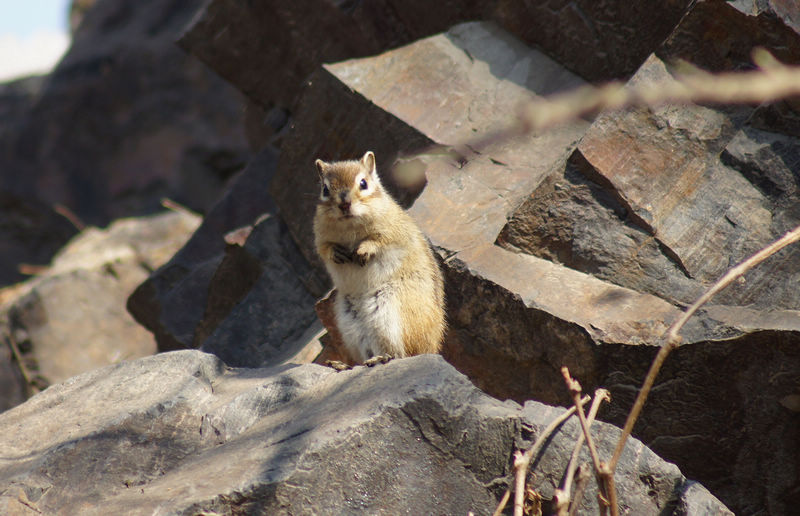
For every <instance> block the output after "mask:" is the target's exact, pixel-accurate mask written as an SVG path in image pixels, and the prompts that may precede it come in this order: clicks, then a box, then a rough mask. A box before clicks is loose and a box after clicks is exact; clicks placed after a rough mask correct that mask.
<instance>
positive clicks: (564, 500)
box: [553, 389, 611, 516]
mask: <svg viewBox="0 0 800 516" xmlns="http://www.w3.org/2000/svg"><path fill="white" fill-rule="evenodd" d="M603 401H611V393H609V392H608V391H607V390H606V389H597V390H595V391H594V398H593V399H592V406H591V407H589V415H588V416H587V417H586V423H587V426H589V427H590V428H591V426H592V423H593V422H594V419H595V417H596V416H597V411H598V410H599V409H600V403H601V402H603ZM584 439H585V438H584V435H583V433H581V434H580V435H578V439H577V440H576V442H575V447H574V448H573V450H572V456H571V457H570V459H569V462H568V463H567V472H566V474H565V475H564V481H563V482H562V487H561V488H560V489H556V490H555V493H554V494H553V504H554V505H555V509H556V512H557V513H558V515H559V516H566V515H567V508H568V507H570V497H571V494H572V480H573V478H574V476H575V470H576V468H577V467H578V457H579V456H580V452H581V448H583V441H584ZM587 475H588V472H587ZM582 497H583V493H581V497H580V498H578V497H576V498H575V500H574V501H573V502H572V503H573V505H580V500H581V498H582Z"/></svg>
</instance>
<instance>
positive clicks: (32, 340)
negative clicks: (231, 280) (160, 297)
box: [0, 212, 199, 409]
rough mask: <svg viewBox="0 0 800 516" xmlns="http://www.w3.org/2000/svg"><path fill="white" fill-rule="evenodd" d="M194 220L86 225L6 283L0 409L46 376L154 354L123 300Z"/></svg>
mask: <svg viewBox="0 0 800 516" xmlns="http://www.w3.org/2000/svg"><path fill="white" fill-rule="evenodd" d="M198 224H199V220H198V217H197V216H196V215H192V214H188V213H183V212H179V213H172V212H171V213H165V214H162V215H158V216H153V217H146V218H142V219H127V220H120V221H117V222H115V223H114V224H112V225H111V226H109V227H108V228H107V229H98V228H93V227H92V228H87V229H85V230H84V231H82V232H81V233H80V234H79V235H78V236H76V237H75V238H74V239H73V240H72V241H70V242H69V244H68V245H66V246H65V247H64V248H63V249H62V250H61V251H59V252H58V254H57V255H56V256H55V258H54V259H53V262H52V264H51V265H50V267H48V268H46V269H44V270H42V271H39V274H38V275H37V276H36V277H34V278H32V279H30V280H29V281H27V282H25V283H22V284H19V285H16V286H14V287H9V288H7V289H6V290H5V291H4V295H3V296H2V298H1V299H2V303H0V334H2V336H3V339H4V340H5V341H6V343H7V344H8V345H9V346H8V349H11V350H13V351H14V354H13V361H11V358H12V356H8V357H5V356H4V357H3V359H0V361H1V362H2V364H3V368H4V369H5V370H7V371H6V372H7V374H4V375H2V377H3V380H4V383H7V384H8V383H10V385H6V388H5V389H3V391H2V393H3V396H0V398H1V399H2V403H3V405H1V406H0V409H7V408H10V407H12V406H14V405H16V404H17V403H19V402H20V401H22V400H23V399H24V397H25V395H26V394H28V393H30V392H31V391H33V392H35V391H36V390H41V389H42V388H44V387H46V386H47V385H49V384H51V383H58V382H62V381H64V380H66V379H67V378H70V377H72V376H74V375H77V374H80V373H83V372H86V371H90V370H92V369H96V368H99V367H102V366H105V365H108V364H111V363H116V362H119V361H122V360H127V359H132V358H138V357H142V356H147V355H151V354H152V353H154V352H155V351H156V346H155V342H154V340H153V336H152V335H151V334H150V333H149V332H148V331H146V330H145V329H144V328H142V327H141V326H139V325H137V324H136V323H135V321H134V320H133V318H132V317H131V316H130V314H128V312H127V311H126V310H125V302H126V299H127V298H128V296H130V294H131V292H132V291H133V290H134V289H135V288H136V286H137V285H138V284H140V283H141V282H142V281H144V280H145V279H146V278H147V276H148V274H149V273H150V271H152V270H153V269H155V268H157V267H159V266H161V265H162V264H163V263H164V262H166V261H167V260H168V259H169V257H170V256H172V255H173V254H174V253H175V252H176V251H177V250H178V249H180V248H181V247H182V246H183V245H184V243H185V242H186V240H187V238H188V237H189V235H190V234H191V233H192V232H193V231H194V230H195V229H196V228H197V225H198ZM4 347H5V346H4ZM10 355H11V354H10ZM20 365H21V366H22V368H19V366H20ZM25 375H27V378H26V377H25ZM12 379H14V380H16V381H11V380H12Z"/></svg>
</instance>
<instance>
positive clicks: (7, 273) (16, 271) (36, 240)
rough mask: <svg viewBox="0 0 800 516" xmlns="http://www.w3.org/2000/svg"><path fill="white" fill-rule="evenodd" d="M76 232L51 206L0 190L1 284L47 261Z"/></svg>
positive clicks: (9, 282) (13, 280)
mask: <svg viewBox="0 0 800 516" xmlns="http://www.w3.org/2000/svg"><path fill="white" fill-rule="evenodd" d="M77 231H78V230H77V229H76V228H75V226H73V225H72V223H71V222H70V221H69V220H68V219H67V218H66V217H64V215H62V214H61V213H58V212H57V211H56V210H55V209H54V208H53V207H50V206H48V205H45V204H42V203H40V202H37V201H35V200H31V199H25V198H22V197H19V196H17V195H14V194H12V193H10V192H3V191H0V286H3V285H10V284H12V283H15V282H18V281H22V280H24V279H25V278H27V276H26V275H25V274H23V272H24V270H25V269H26V268H30V267H28V266H34V269H35V267H36V266H40V265H42V264H45V263H47V262H49V261H50V258H51V257H52V256H53V254H54V253H55V252H56V251H58V250H59V249H60V248H61V247H62V246H63V245H64V244H65V243H66V242H67V241H68V240H69V239H70V238H71V237H72V236H74V235H75V233H77ZM21 268H22V269H23V270H21Z"/></svg>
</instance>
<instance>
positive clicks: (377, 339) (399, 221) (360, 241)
mask: <svg viewBox="0 0 800 516" xmlns="http://www.w3.org/2000/svg"><path fill="white" fill-rule="evenodd" d="M315 164H316V167H317V170H318V171H319V174H320V182H321V190H322V191H321V193H320V201H319V204H318V205H317V211H316V215H315V217H314V237H315V244H316V248H317V252H318V253H319V255H320V256H321V257H322V260H323V261H324V263H325V267H326V268H327V270H328V273H329V274H330V276H331V279H332V280H333V284H334V286H335V287H336V289H337V295H336V300H335V301H334V313H335V319H336V323H337V326H338V328H339V331H340V333H341V334H342V339H343V341H344V347H345V349H346V350H347V351H348V353H349V354H350V355H351V357H352V358H353V359H355V360H356V361H357V362H360V363H365V362H373V361H374V360H376V359H377V360H380V361H385V360H386V359H388V358H402V357H406V356H411V355H417V354H421V353H437V352H438V351H439V349H440V347H441V341H442V337H443V335H444V330H445V313H444V287H443V281H442V273H441V271H440V270H439V266H438V264H437V263H436V261H435V260H434V257H433V252H432V251H431V249H430V247H429V246H428V243H427V241H426V240H425V237H424V236H423V235H422V232H421V231H420V230H419V228H418V227H417V225H416V224H415V223H414V221H413V220H412V219H411V217H410V216H409V215H408V214H407V213H406V212H405V211H404V210H403V208H401V207H400V205H398V204H397V203H396V202H395V201H394V199H392V197H391V196H390V195H389V193H388V192H387V191H386V190H385V189H384V188H383V186H382V185H381V182H380V179H379V178H378V172H377V170H376V167H375V155H374V154H373V153H372V152H371V151H369V152H367V153H366V154H364V156H363V157H362V158H361V160H358V161H356V160H353V161H338V162H333V163H326V162H324V161H322V160H316V162H315Z"/></svg>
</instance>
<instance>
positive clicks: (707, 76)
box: [520, 48, 800, 132]
mask: <svg viewBox="0 0 800 516" xmlns="http://www.w3.org/2000/svg"><path fill="white" fill-rule="evenodd" d="M753 61H754V62H755V63H756V65H757V66H758V67H759V69H757V70H751V71H746V72H728V73H719V74H711V73H709V72H706V71H703V70H701V69H699V68H697V67H695V66H693V65H691V64H689V63H687V62H679V63H677V65H676V67H675V69H676V73H675V76H674V77H673V78H670V79H669V80H667V81H660V82H655V83H652V82H650V83H648V82H644V81H643V82H640V83H635V84H630V83H629V84H627V85H626V84H624V83H622V82H619V81H614V82H610V83H607V84H605V85H603V86H584V87H581V88H577V89H575V90H572V91H570V92H566V93H563V94H559V95H552V96H550V97H548V98H547V99H539V100H535V101H533V102H531V103H529V104H527V105H526V106H525V108H524V112H523V115H522V118H521V120H520V124H521V129H522V131H521V132H529V131H532V130H541V129H545V128H548V127H552V126H554V125H559V124H563V123H565V122H568V121H570V120H575V119H577V118H580V117H582V116H586V115H592V114H596V113H599V112H601V111H606V110H619V109H624V108H628V107H635V106H648V107H653V106H659V105H663V104H687V103H708V102H713V103H718V104H761V103H762V102H771V101H775V100H780V99H783V98H787V97H791V96H794V95H800V67H794V66H786V65H783V64H781V63H780V62H778V61H777V60H776V59H775V58H774V57H772V55H771V54H770V53H769V52H767V51H766V50H764V49H760V48H759V49H756V50H754V51H753Z"/></svg>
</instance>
